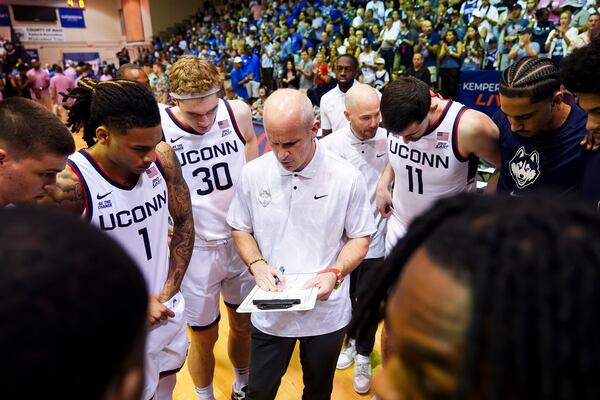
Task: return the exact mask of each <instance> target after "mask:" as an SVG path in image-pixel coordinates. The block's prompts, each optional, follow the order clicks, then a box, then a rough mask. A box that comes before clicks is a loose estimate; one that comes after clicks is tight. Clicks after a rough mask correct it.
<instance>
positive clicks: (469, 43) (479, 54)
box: [461, 25, 485, 71]
mask: <svg viewBox="0 0 600 400" xmlns="http://www.w3.org/2000/svg"><path fill="white" fill-rule="evenodd" d="M463 48H464V51H465V58H464V60H463V64H462V67H461V69H462V70H463V71H476V70H479V69H481V64H482V62H483V55H484V51H485V44H484V43H483V40H482V39H481V37H480V36H479V31H478V30H477V27H476V26H475V25H469V27H468V28H467V34H466V35H465V38H464V41H463Z"/></svg>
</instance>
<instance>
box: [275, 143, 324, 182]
mask: <svg viewBox="0 0 600 400" xmlns="http://www.w3.org/2000/svg"><path fill="white" fill-rule="evenodd" d="M314 141H315V144H316V145H317V146H316V147H317V148H316V149H315V154H313V158H312V160H310V162H309V163H308V164H307V165H306V167H304V169H303V170H302V171H297V172H296V171H288V170H287V169H285V168H283V166H282V165H281V163H279V161H278V162H277V167H279V174H280V175H281V176H288V175H293V174H296V175H300V176H302V177H304V178H309V179H310V178H314V177H315V175H316V174H317V171H318V169H319V166H320V165H321V160H322V159H323V154H322V153H323V152H322V151H320V150H319V147H321V146H320V145H319V141H318V140H317V139H314Z"/></svg>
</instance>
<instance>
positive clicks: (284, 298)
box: [236, 273, 319, 313]
mask: <svg viewBox="0 0 600 400" xmlns="http://www.w3.org/2000/svg"><path fill="white" fill-rule="evenodd" d="M316 275H317V274H316V273H308V274H286V275H285V288H284V289H283V291H282V292H266V291H264V290H262V289H261V288H259V287H258V286H254V289H252V291H251V292H250V294H248V296H246V298H245V299H244V301H242V304H240V306H239V307H238V308H237V310H236V311H237V312H238V313H253V312H286V311H308V310H312V309H313V308H315V303H316V302H317V293H318V292H319V289H318V288H317V287H311V288H308V289H302V287H303V286H304V284H305V283H306V281H307V280H309V279H311V278H313V277H315V276H316Z"/></svg>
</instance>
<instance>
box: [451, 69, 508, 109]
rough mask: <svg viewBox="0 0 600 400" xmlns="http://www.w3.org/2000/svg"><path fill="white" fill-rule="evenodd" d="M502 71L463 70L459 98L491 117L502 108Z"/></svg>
mask: <svg viewBox="0 0 600 400" xmlns="http://www.w3.org/2000/svg"><path fill="white" fill-rule="evenodd" d="M501 78H502V72H500V71H461V72H460V84H459V86H458V97H457V100H458V101H459V102H461V103H463V104H464V105H466V106H467V107H470V108H473V109H475V110H478V111H481V112H483V113H486V114H487V115H489V116H490V117H491V116H492V115H494V113H495V112H496V111H498V109H499V108H500V94H499V90H500V79H501Z"/></svg>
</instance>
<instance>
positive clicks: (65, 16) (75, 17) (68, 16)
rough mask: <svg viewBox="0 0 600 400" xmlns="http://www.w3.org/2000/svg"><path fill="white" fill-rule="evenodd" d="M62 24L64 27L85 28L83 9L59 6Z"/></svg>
mask: <svg viewBox="0 0 600 400" xmlns="http://www.w3.org/2000/svg"><path fill="white" fill-rule="evenodd" d="M58 15H59V17H60V26H62V27H63V28H85V19H84V18H83V10H77V9H73V8H59V9H58Z"/></svg>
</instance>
